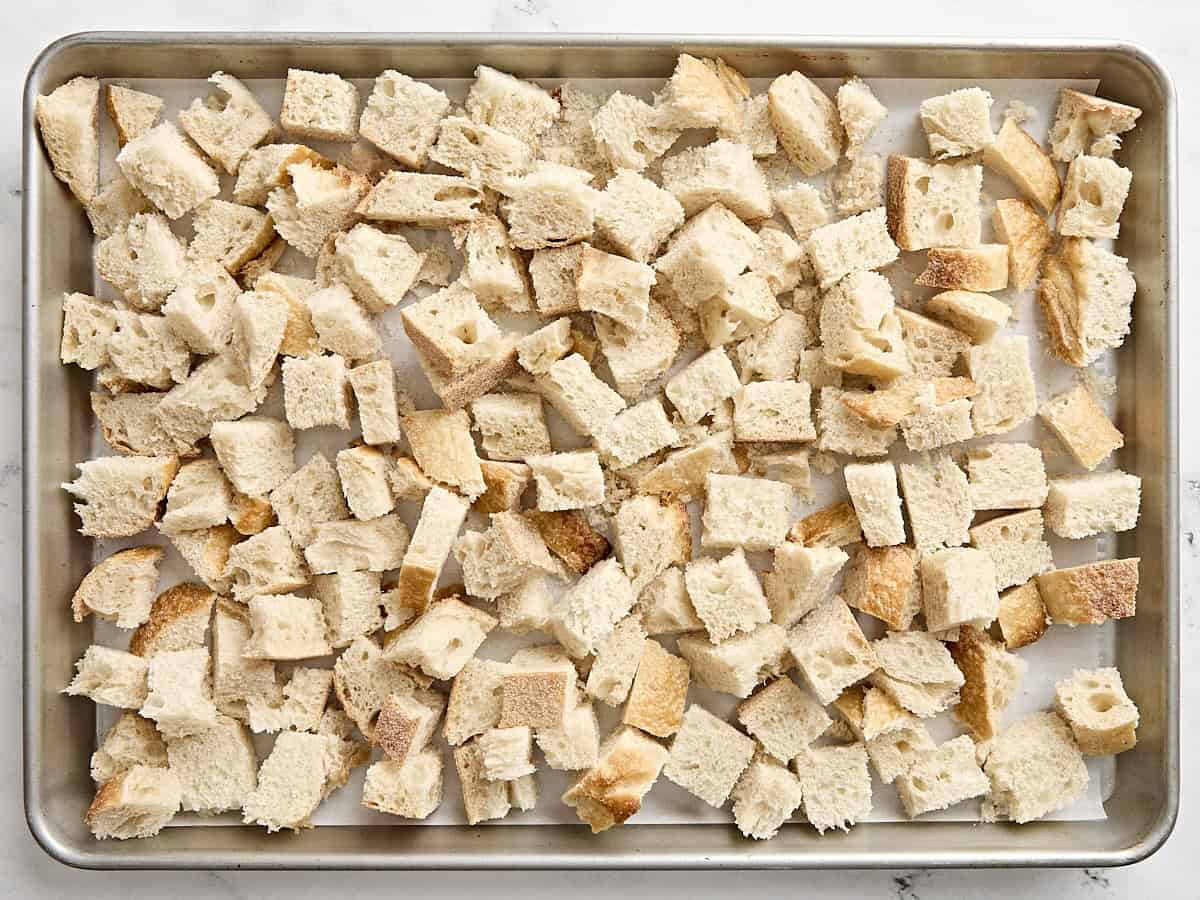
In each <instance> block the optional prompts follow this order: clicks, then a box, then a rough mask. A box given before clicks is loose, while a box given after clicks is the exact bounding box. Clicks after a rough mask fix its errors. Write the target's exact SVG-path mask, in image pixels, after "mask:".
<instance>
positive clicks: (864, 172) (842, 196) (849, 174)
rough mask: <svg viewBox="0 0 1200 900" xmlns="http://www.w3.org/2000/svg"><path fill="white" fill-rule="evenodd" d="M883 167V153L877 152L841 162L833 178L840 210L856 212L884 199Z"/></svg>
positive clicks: (845, 212) (869, 207) (837, 204)
mask: <svg viewBox="0 0 1200 900" xmlns="http://www.w3.org/2000/svg"><path fill="white" fill-rule="evenodd" d="M883 171H884V170H883V157H882V156H880V155H879V154H877V153H871V154H868V155H866V156H860V157H858V158H857V159H849V158H847V159H846V161H845V162H844V163H841V164H840V165H839V166H838V168H837V171H836V172H834V175H833V182H832V187H833V196H834V198H835V200H836V206H837V211H838V212H839V213H841V214H842V215H843V216H852V215H854V214H855V213H860V212H866V211H867V210H868V209H874V208H875V207H877V206H879V205H880V204H881V203H883V190H884V175H883Z"/></svg>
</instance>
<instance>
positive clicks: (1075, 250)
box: [1038, 237, 1136, 366]
mask: <svg viewBox="0 0 1200 900" xmlns="http://www.w3.org/2000/svg"><path fill="white" fill-rule="evenodd" d="M1135 287H1136V286H1135V284H1134V279H1133V275H1132V274H1131V273H1130V272H1129V267H1128V263H1127V260H1125V259H1124V258H1123V257H1120V256H1116V255H1115V254H1112V253H1110V252H1108V251H1107V250H1104V249H1102V248H1100V247H1097V246H1096V245H1095V244H1094V243H1092V242H1091V241H1088V240H1085V239H1083V238H1076V237H1069V238H1065V239H1064V240H1063V242H1062V245H1061V247H1060V249H1059V253H1058V254H1057V255H1055V256H1047V257H1046V259H1045V261H1044V264H1043V276H1042V279H1041V281H1040V282H1039V283H1038V305H1039V306H1040V307H1041V309H1042V314H1043V315H1044V316H1045V318H1046V329H1047V332H1048V333H1049V336H1050V345H1051V349H1052V351H1053V353H1054V355H1055V356H1057V357H1058V358H1059V359H1061V360H1063V361H1064V362H1066V363H1069V364H1070V365H1073V366H1086V365H1090V364H1091V363H1092V362H1094V361H1095V360H1096V359H1097V358H1098V357H1099V356H1100V354H1101V353H1103V352H1104V350H1106V349H1115V348H1117V347H1119V346H1121V344H1122V343H1123V342H1124V340H1125V335H1127V334H1128V333H1129V323H1130V317H1131V304H1132V302H1133V294H1134V290H1135Z"/></svg>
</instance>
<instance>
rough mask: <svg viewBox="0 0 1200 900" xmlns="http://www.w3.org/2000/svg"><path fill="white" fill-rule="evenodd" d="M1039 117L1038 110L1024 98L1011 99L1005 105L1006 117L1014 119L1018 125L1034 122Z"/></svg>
mask: <svg viewBox="0 0 1200 900" xmlns="http://www.w3.org/2000/svg"><path fill="white" fill-rule="evenodd" d="M1037 117H1038V111H1037V110H1036V109H1034V108H1033V107H1032V106H1030V105H1029V104H1028V103H1026V102H1025V101H1024V100H1009V101H1008V106H1006V107H1004V118H1006V119H1012V120H1013V121H1014V122H1016V123H1017V124H1018V125H1024V124H1025V123H1026V122H1032V121H1034V120H1035V119H1037Z"/></svg>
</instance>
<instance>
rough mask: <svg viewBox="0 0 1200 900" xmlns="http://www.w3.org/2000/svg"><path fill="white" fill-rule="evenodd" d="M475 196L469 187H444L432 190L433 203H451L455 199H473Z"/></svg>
mask: <svg viewBox="0 0 1200 900" xmlns="http://www.w3.org/2000/svg"><path fill="white" fill-rule="evenodd" d="M475 196H476V194H475V191H474V190H472V189H471V188H463V187H444V188H440V189H439V190H437V191H434V194H433V200H434V202H435V203H453V202H454V201H455V200H474V199H475Z"/></svg>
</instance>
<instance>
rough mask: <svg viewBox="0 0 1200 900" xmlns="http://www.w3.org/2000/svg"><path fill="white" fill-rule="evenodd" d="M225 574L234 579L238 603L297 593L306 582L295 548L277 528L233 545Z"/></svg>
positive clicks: (303, 567)
mask: <svg viewBox="0 0 1200 900" xmlns="http://www.w3.org/2000/svg"><path fill="white" fill-rule="evenodd" d="M226 572H227V574H228V575H230V576H232V577H233V596H234V599H235V600H237V601H238V602H239V603H248V602H249V601H250V598H251V597H254V596H257V595H258V594H279V593H286V592H287V591H294V590H299V589H300V588H303V587H305V586H306V585H307V584H308V580H309V574H308V570H307V569H306V568H305V565H304V560H303V558H301V556H300V553H299V551H298V550H297V549H296V545H295V544H293V543H292V539H291V538H290V537H289V536H288V532H287V530H286V529H285V528H283V527H282V526H279V525H276V526H273V527H271V528H267V529H264V530H263V531H261V532H259V533H258V534H256V535H254V536H252V537H249V538H247V539H246V540H244V541H242V542H241V543H238V544H235V545H234V546H233V547H232V548H231V549H230V550H229V559H228V563H227V567H226Z"/></svg>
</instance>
